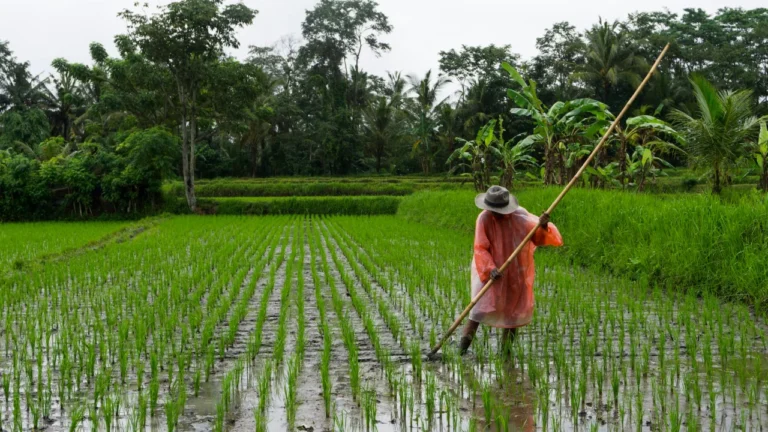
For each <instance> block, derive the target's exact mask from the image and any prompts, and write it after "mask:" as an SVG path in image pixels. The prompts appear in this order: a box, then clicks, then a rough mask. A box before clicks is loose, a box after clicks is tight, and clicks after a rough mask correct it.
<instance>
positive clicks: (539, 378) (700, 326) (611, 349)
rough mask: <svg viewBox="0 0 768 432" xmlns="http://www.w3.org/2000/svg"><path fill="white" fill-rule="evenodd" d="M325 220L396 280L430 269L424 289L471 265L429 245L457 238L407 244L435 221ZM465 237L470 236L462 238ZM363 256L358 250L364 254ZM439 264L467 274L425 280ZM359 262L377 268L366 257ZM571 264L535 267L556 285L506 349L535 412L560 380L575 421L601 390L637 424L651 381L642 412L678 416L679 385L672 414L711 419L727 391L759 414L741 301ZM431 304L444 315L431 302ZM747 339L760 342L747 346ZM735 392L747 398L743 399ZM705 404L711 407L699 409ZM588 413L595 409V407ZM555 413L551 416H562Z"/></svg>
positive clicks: (759, 364)
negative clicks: (527, 385)
mask: <svg viewBox="0 0 768 432" xmlns="http://www.w3.org/2000/svg"><path fill="white" fill-rule="evenodd" d="M388 220H393V222H392V223H389V222H387V221H388ZM334 221H343V224H342V223H340V224H339V226H343V227H344V229H345V231H347V232H348V233H349V236H350V237H352V238H355V239H358V241H356V243H357V244H358V245H360V246H361V248H364V249H366V250H367V255H368V256H369V257H374V259H376V261H377V263H376V265H377V266H378V267H381V268H389V269H393V270H392V274H393V276H394V277H395V278H397V279H399V280H400V281H402V283H403V284H404V285H405V286H409V285H410V286H419V283H413V282H412V281H411V280H409V279H408V278H409V275H410V274H413V273H416V274H424V275H428V276H427V278H425V280H429V281H430V283H428V284H427V285H435V287H434V288H433V292H436V293H437V292H438V291H436V290H439V289H441V288H440V287H452V286H453V287H459V288H460V290H457V291H456V292H454V293H453V295H452V296H451V297H452V298H454V299H461V298H462V292H463V291H467V288H466V280H468V274H467V270H468V269H467V266H466V263H463V262H462V261H468V259H469V258H468V256H469V252H470V251H469V249H466V246H464V250H465V251H467V253H464V254H457V256H454V257H450V256H446V255H444V254H441V253H438V252H432V251H438V250H443V251H444V250H452V249H454V248H453V247H450V246H449V245H447V244H444V243H440V244H439V245H440V247H433V248H425V247H421V248H413V247H412V245H414V244H436V241H435V240H434V239H435V238H441V234H440V233H439V230H430V231H429V232H428V233H426V234H425V231H424V230H423V229H422V228H421V227H415V228H414V227H408V226H407V224H402V222H401V221H397V220H395V219H393V218H377V221H376V224H377V225H378V227H379V228H380V230H377V231H373V230H370V229H366V228H365V227H364V226H363V225H368V226H370V223H368V222H366V223H359V226H358V223H356V222H355V221H354V220H352V219H351V218H337V219H334ZM380 231H385V232H387V233H388V238H387V241H382V240H381V239H380V237H377V235H378V232H380ZM435 231H438V232H435ZM454 237H458V236H455V235H454ZM459 240H460V239H459ZM464 241H465V242H466V244H468V245H471V239H467V240H464ZM430 242H431V243H430ZM454 243H456V242H455V241H454ZM455 249H456V250H458V249H459V247H458V246H457V247H456V248H455ZM425 251H429V254H426V253H425ZM404 252H405V253H404ZM360 256H361V255H360V254H358V257H360ZM544 257H548V256H547V255H544ZM360 261H361V262H363V263H365V262H366V260H365V258H364V257H363V258H362V259H360ZM437 262H440V263H441V264H440V265H438V264H436V263H437ZM550 262H551V261H550ZM545 264H546V263H545ZM433 269H439V270H437V271H435V270H433ZM446 269H454V270H451V271H450V272H451V273H455V274H457V275H458V278H459V279H464V280H463V281H457V280H456V278H451V279H448V280H447V283H434V284H433V283H432V282H431V281H432V280H436V281H439V280H441V278H442V275H441V273H443V274H444V273H447V272H449V271H448V270H446ZM455 269H465V270H461V271H455ZM368 272H369V273H371V274H375V272H374V271H373V270H372V269H371V268H369V269H368ZM572 273H573V272H572V271H571V270H565V271H562V270H556V271H548V272H539V283H538V284H537V286H538V287H548V286H556V287H557V288H558V290H557V294H556V295H555V294H554V291H552V290H550V289H544V290H542V289H541V288H539V289H538V291H537V317H536V318H535V320H534V322H533V324H532V325H531V326H530V327H528V328H526V329H525V330H524V331H523V335H522V336H523V337H522V338H521V339H522V340H521V341H520V343H518V346H517V348H516V349H515V357H517V359H518V364H519V366H520V367H521V369H522V370H524V371H526V374H527V376H528V379H529V380H530V381H531V382H532V383H534V385H536V386H539V387H540V389H537V392H536V393H537V395H539V398H540V399H541V401H540V403H538V404H537V406H538V407H540V410H541V411H546V413H540V414H541V416H542V417H545V418H546V419H549V418H550V414H551V413H550V412H549V403H548V402H547V401H546V400H544V396H545V395H550V394H552V392H557V393H560V394H567V395H568V397H567V398H559V399H557V400H558V401H560V402H559V403H560V404H567V403H568V402H565V401H571V403H572V404H573V405H574V406H570V407H569V409H567V410H566V411H565V412H568V413H569V414H570V419H569V420H570V421H571V422H573V423H583V420H582V419H583V417H582V415H583V413H584V412H585V410H586V409H588V406H589V407H602V406H605V405H604V404H603V403H602V402H601V401H603V400H604V399H603V395H604V394H605V393H606V392H607V394H608V395H610V396H609V399H608V400H605V402H607V403H608V404H609V406H608V408H607V409H608V410H610V411H612V412H613V413H614V414H613V415H615V416H616V417H618V418H621V419H622V420H619V422H621V424H624V423H623V422H624V418H625V417H632V421H633V422H634V424H636V425H640V424H643V423H644V421H646V420H647V419H648V418H649V417H648V415H649V414H648V413H649V412H651V409H650V408H649V407H644V406H643V397H642V396H638V395H644V394H648V393H649V391H648V388H649V387H650V386H652V385H656V386H657V387H663V388H666V389H667V390H666V391H660V392H656V393H655V398H656V401H655V404H654V405H656V406H658V407H659V408H658V410H657V411H658V412H655V413H651V414H650V415H651V416H652V420H650V421H653V422H654V423H659V422H660V423H664V424H673V423H676V422H673V421H671V420H672V415H671V414H670V411H671V410H670V409H667V407H669V406H673V405H671V404H670V401H672V400H675V401H676V400H678V399H677V397H676V396H674V395H676V394H678V393H682V395H681V396H680V401H682V400H685V401H687V402H688V403H687V404H686V406H687V407H688V408H687V411H688V412H687V413H677V414H676V415H675V416H676V417H675V418H681V417H685V418H689V417H690V418H691V419H693V418H694V417H699V418H700V417H701V416H704V415H706V416H709V417H710V418H712V419H715V418H717V417H718V416H717V410H718V409H720V411H721V412H722V408H718V404H719V403H720V402H726V401H727V402H728V404H729V405H730V406H731V408H730V409H732V410H733V413H734V414H735V416H733V417H735V418H736V419H741V418H742V417H743V418H744V419H746V420H745V421H758V422H759V421H762V420H759V419H758V420H753V419H755V414H758V410H756V409H754V408H750V407H756V406H759V403H760V401H761V400H765V398H766V395H765V394H764V393H765V392H764V391H763V389H764V388H765V386H764V385H763V380H762V378H761V376H762V374H763V372H761V371H762V369H763V367H764V366H763V363H764V362H763V361H762V354H761V353H762V352H764V351H765V342H764V338H765V336H764V332H763V331H762V330H761V329H760V328H759V327H758V326H756V325H755V320H754V318H753V317H751V316H750V314H749V313H748V311H747V310H746V309H745V308H741V307H738V306H733V305H725V307H726V308H727V309H728V310H730V311H731V312H730V313H723V312H722V309H723V307H724V305H723V304H722V303H721V302H720V301H718V300H715V299H714V298H713V297H711V296H705V298H704V300H703V301H699V300H696V299H695V298H694V297H693V296H690V295H675V294H669V293H664V292H662V291H661V290H659V289H648V288H647V285H645V284H643V283H642V281H641V282H639V283H626V282H622V281H621V280H620V279H618V280H615V279H609V280H605V281H595V280H594V279H591V278H590V277H588V276H586V275H582V274H580V273H578V272H577V273H576V277H577V278H578V282H574V281H573V280H572V279H573V278H574V275H573V274H572ZM542 275H543V276H542ZM566 275H567V276H566ZM617 284H618V285H619V287H620V289H618V290H617V289H616V287H617ZM577 288H578V289H577ZM585 291H586V292H585ZM428 292H429V290H428V289H425V290H424V292H421V291H414V293H415V296H416V297H417V298H419V297H422V298H429V299H430V300H434V302H433V303H432V304H434V305H437V304H438V303H439V301H440V300H439V299H440V298H446V297H447V295H443V296H438V298H432V297H430V294H428ZM649 294H650V295H649ZM670 297H671V298H670ZM585 298H587V299H589V301H585ZM670 300H671V301H670ZM416 302H417V303H418V302H419V301H418V300H416ZM460 307H463V302H461V303H459V302H456V304H454V305H452V306H451V307H448V308H442V309H443V310H448V311H449V314H451V312H450V310H451V309H453V310H456V309H458V308H460ZM438 309H441V308H438V307H437V306H435V307H430V305H429V304H428V305H427V306H426V307H425V308H424V310H425V311H426V313H427V314H430V313H431V312H430V310H432V311H435V310H438ZM734 312H735V313H734ZM433 315H434V316H435V317H440V316H441V315H442V316H446V314H445V313H443V314H441V313H440V312H439V311H438V312H433ZM451 315H452V314H451ZM452 318H453V316H450V318H448V319H449V320H452ZM438 320H439V318H438ZM558 329H565V332H564V335H565V336H566V337H565V338H564V339H560V338H557V337H555V335H562V334H563V332H562V330H560V331H558ZM750 340H758V341H760V343H759V344H758V346H751V344H750V343H749V342H748V341H750ZM523 341H524V342H523ZM477 342H479V341H476V344H475V349H479V350H480V352H479V353H478V358H482V359H485V360H483V362H490V365H491V366H493V367H492V369H491V370H493V371H494V374H496V375H497V380H498V381H499V382H501V383H504V382H505V380H504V379H503V374H504V372H503V371H504V368H503V367H501V366H500V365H501V364H502V362H501V361H500V358H499V357H498V356H497V355H496V354H495V353H494V352H493V351H490V349H489V348H488V346H487V345H484V344H481V345H480V346H478V344H477ZM651 354H653V356H652V355H651ZM653 358H656V359H657V361H656V362H655V363H654V362H652V361H651V360H652V359H653ZM758 359H759V360H758ZM519 360H523V361H522V362H520V361H519ZM452 367H455V366H452ZM728 371H732V374H733V375H731V374H730V373H728ZM702 372H703V375H704V379H703V380H702V379H701V375H702ZM729 377H733V378H732V379H731V378H729ZM718 388H720V389H722V390H718ZM678 390H679V392H678ZM705 401H706V405H704V404H705ZM742 401H743V402H744V403H743V406H744V408H741V407H740V405H742V404H741V402H742ZM705 410H708V411H709V413H708V414H705V413H704V411H705ZM697 413H702V414H697ZM596 414H597V415H599V416H602V415H603V414H602V413H601V412H597V413H596ZM562 420H563V419H556V421H558V422H559V423H560V424H562ZM718 421H720V420H718ZM688 422H689V421H688V420H686V423H688ZM736 422H741V420H736ZM742 423H743V422H742ZM550 424H551V423H550ZM624 426H626V424H624ZM694 427H695V426H694Z"/></svg>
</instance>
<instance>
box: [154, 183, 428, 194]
mask: <svg viewBox="0 0 768 432" xmlns="http://www.w3.org/2000/svg"><path fill="white" fill-rule="evenodd" d="M415 190H416V188H415V186H414V185H413V184H395V183H342V182H280V181H271V182H262V181H259V182H252V181H232V180H217V181H211V182H205V183H201V184H198V185H196V188H195V193H196V195H197V196H198V197H201V198H202V197H287V196H356V195H409V194H411V193H413V192H414V191H415ZM166 191H167V193H168V194H170V195H172V196H176V197H183V196H184V187H183V185H182V184H181V183H173V184H171V185H169V186H167V187H166Z"/></svg>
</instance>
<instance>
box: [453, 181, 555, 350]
mask: <svg viewBox="0 0 768 432" xmlns="http://www.w3.org/2000/svg"><path fill="white" fill-rule="evenodd" d="M475 205H476V206H477V207H479V208H480V209H482V210H484V211H483V212H481V213H480V215H479V216H478V217H477V225H476V226H475V247H474V249H475V254H474V258H473V259H472V296H473V297H474V296H475V295H477V293H478V292H480V290H481V289H482V288H483V286H484V285H485V284H486V282H488V280H489V279H493V280H494V281H495V282H494V283H493V285H492V286H491V288H490V289H489V290H488V292H486V293H485V295H484V296H483V297H482V298H481V299H480V301H479V302H478V303H477V305H476V306H475V307H474V309H472V312H471V313H470V314H469V321H468V322H467V324H466V326H465V327H464V334H463V335H462V338H461V342H460V345H459V349H460V351H461V354H464V353H466V352H467V349H469V346H470V344H472V339H474V337H475V333H477V329H478V327H479V326H480V324H481V323H482V324H486V325H489V326H492V327H498V328H502V329H504V334H503V337H502V346H503V347H504V348H505V349H509V347H510V346H511V343H512V342H513V341H514V339H515V335H516V333H517V329H518V327H522V326H525V325H528V324H529V323H530V322H531V319H532V318H533V305H534V301H533V277H534V268H533V267H534V264H533V252H534V251H535V250H536V247H537V246H562V245H563V238H562V237H561V236H560V232H559V231H558V230H557V227H555V226H554V225H553V224H550V223H549V215H548V214H546V213H545V214H544V215H542V216H541V217H540V218H539V217H536V216H534V215H532V214H531V213H528V211H527V210H526V209H524V208H522V207H520V206H519V205H518V203H517V198H515V197H514V196H512V195H510V194H509V191H508V190H507V189H505V188H503V187H501V186H491V187H490V188H489V189H488V192H486V193H482V194H479V195H478V196H477V197H476V198H475ZM537 225H538V227H539V228H538V230H537V231H536V234H535V235H534V236H533V238H532V239H531V241H530V242H529V243H528V244H527V245H526V246H525V247H524V248H523V250H522V251H520V254H519V255H518V256H517V257H516V258H515V260H514V261H512V262H511V263H510V264H509V266H507V269H506V271H504V273H501V272H499V267H501V265H502V264H503V263H504V262H505V261H506V260H507V258H509V256H510V255H512V252H513V251H514V250H515V248H517V246H518V245H519V244H520V243H521V242H522V241H523V239H524V238H525V236H526V235H528V233H529V232H530V231H531V230H532V229H533V228H534V227H536V226H537Z"/></svg>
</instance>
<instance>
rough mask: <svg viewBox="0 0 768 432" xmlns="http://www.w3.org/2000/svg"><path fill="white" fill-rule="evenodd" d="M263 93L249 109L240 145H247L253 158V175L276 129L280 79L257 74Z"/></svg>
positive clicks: (256, 172)
mask: <svg viewBox="0 0 768 432" xmlns="http://www.w3.org/2000/svg"><path fill="white" fill-rule="evenodd" d="M257 80H258V85H259V87H260V88H261V93H260V95H259V97H257V98H256V99H255V100H254V101H253V104H252V105H251V107H249V108H248V109H247V114H248V122H247V130H246V131H245V133H243V135H242V137H241V138H240V147H241V148H242V147H247V148H248V150H249V153H250V160H251V177H256V175H257V174H258V169H259V166H261V158H262V155H263V153H264V149H265V147H266V145H267V137H269V134H270V133H271V132H272V131H273V130H274V117H275V112H274V109H273V106H274V105H275V88H276V87H277V86H278V84H279V81H278V80H276V79H273V78H271V77H270V76H269V75H267V74H266V73H259V74H258V75H257Z"/></svg>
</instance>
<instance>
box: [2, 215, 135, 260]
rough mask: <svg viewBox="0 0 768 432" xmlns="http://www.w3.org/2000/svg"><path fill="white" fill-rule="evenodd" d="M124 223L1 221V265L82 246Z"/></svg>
mask: <svg viewBox="0 0 768 432" xmlns="http://www.w3.org/2000/svg"><path fill="white" fill-rule="evenodd" d="M126 225H127V223H124V222H89V223H75V222H72V223H60V222H34V223H6V224H0V267H5V268H7V267H10V266H13V265H16V266H19V265H23V263H24V262H25V261H29V260H34V259H35V258H38V257H43V256H45V255H52V254H56V253H60V252H64V251H66V250H67V249H71V248H75V247H79V246H83V245H85V244H87V243H89V242H93V241H96V240H98V239H100V238H102V237H103V236H105V235H107V234H109V233H112V232H115V231H117V230H119V229H120V228H122V227H124V226H126Z"/></svg>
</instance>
